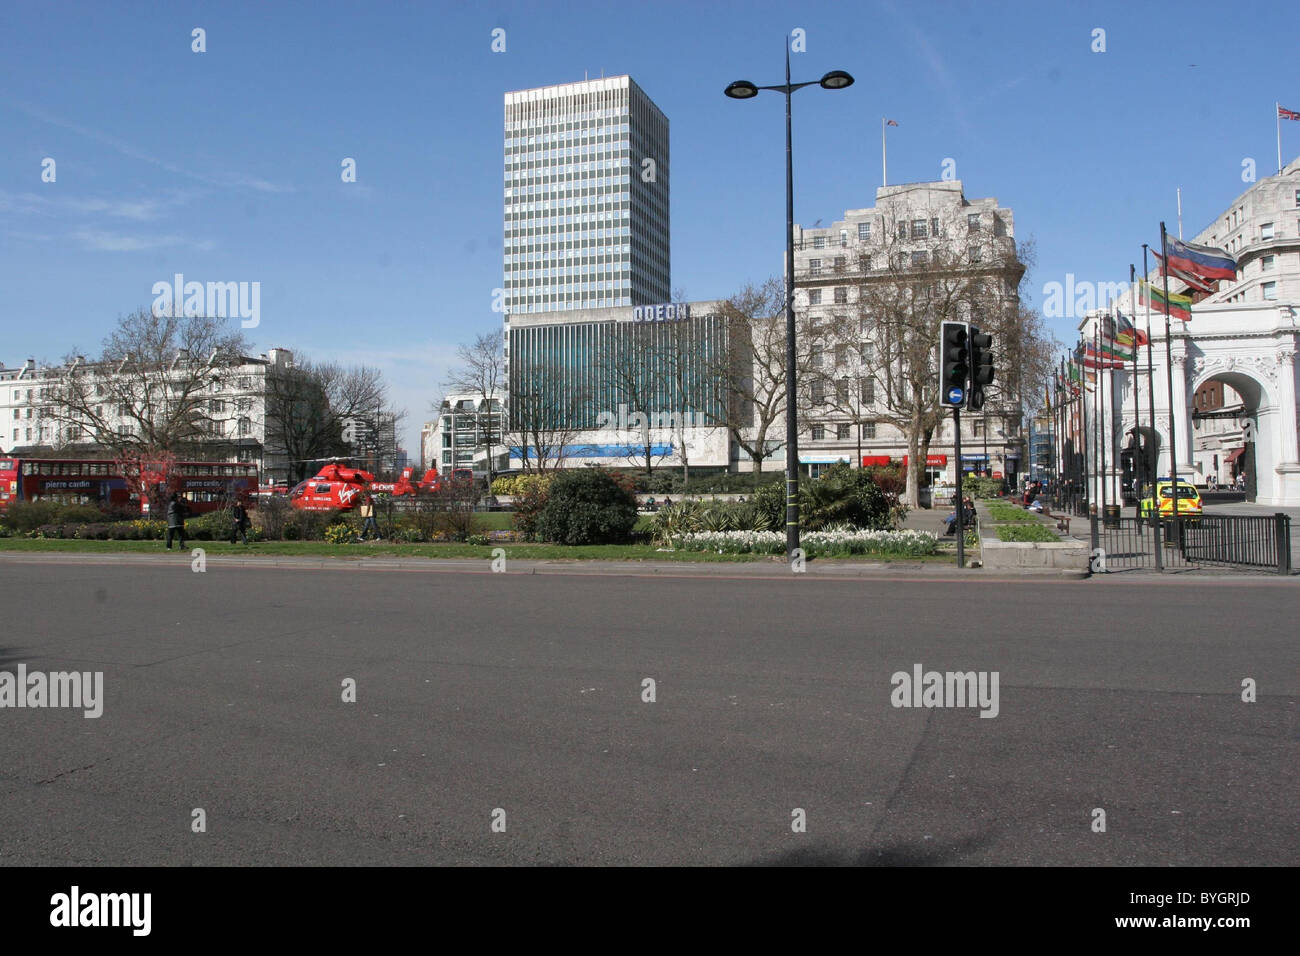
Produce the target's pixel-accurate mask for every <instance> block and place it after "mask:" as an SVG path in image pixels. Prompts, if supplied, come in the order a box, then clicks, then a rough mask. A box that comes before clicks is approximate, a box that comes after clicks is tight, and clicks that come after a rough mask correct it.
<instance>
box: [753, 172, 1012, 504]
mask: <svg viewBox="0 0 1300 956" xmlns="http://www.w3.org/2000/svg"><path fill="white" fill-rule="evenodd" d="M794 243H795V283H796V290H795V308H796V310H797V312H798V313H799V315H800V318H801V319H804V318H805V317H806V318H808V319H811V320H812V322H813V324H814V325H815V326H816V325H819V324H820V323H829V324H830V325H831V326H833V327H837V328H839V329H841V330H842V329H846V328H847V329H849V330H850V331H856V332H857V333H859V335H854V336H853V337H852V338H849V337H847V336H845V337H841V339H840V340H838V341H829V342H827V343H826V344H825V345H824V346H816V347H815V348H817V349H818V350H819V351H815V352H814V354H812V355H811V356H810V359H809V361H810V363H811V366H812V367H811V369H810V371H811V372H813V373H815V374H813V375H811V376H810V375H808V374H806V373H805V377H807V378H810V379H812V380H815V379H818V378H820V379H823V381H822V382H821V384H820V387H818V388H816V390H815V391H814V392H813V393H812V394H809V395H807V396H806V397H805V399H804V401H803V403H802V405H801V411H800V416H801V423H800V424H801V428H800V436H799V460H800V463H801V464H803V465H806V466H807V470H808V472H809V473H811V474H813V475H816V474H817V473H818V471H819V470H820V469H822V468H824V467H826V466H828V465H829V464H830V463H833V462H836V461H847V462H853V461H857V460H859V456H861V459H860V460H861V463H863V464H866V465H877V464H902V463H903V461H904V458H905V457H906V456H907V438H906V435H905V433H904V432H903V431H902V430H901V429H899V428H898V427H896V426H895V425H893V424H891V423H890V422H889V421H887V419H888V418H889V417H890V415H889V411H888V409H887V407H886V402H885V400H884V396H883V394H882V380H881V376H880V374H879V370H880V367H881V360H880V355H881V351H880V350H881V343H879V342H876V341H874V340H873V336H872V316H871V315H870V314H868V313H869V311H870V310H869V308H868V306H867V305H866V304H865V300H863V299H862V292H861V289H862V287H863V285H864V284H870V283H889V284H893V285H895V286H898V285H902V284H905V283H910V282H912V281H914V280H922V281H934V280H935V279H943V278H945V277H947V278H949V279H951V278H952V277H957V276H971V277H978V278H980V279H982V280H985V281H987V283H988V289H989V291H990V293H991V295H992V296H994V297H995V298H996V299H997V300H998V301H999V302H1000V303H1001V305H1002V306H1005V307H1014V306H1015V305H1016V304H1017V303H1018V302H1019V293H1018V291H1017V290H1018V284H1019V281H1020V278H1021V276H1022V275H1023V271H1024V270H1023V267H1022V266H1019V265H1018V264H1016V265H1013V266H1012V267H1011V268H1010V269H1009V270H1008V268H1007V264H1008V262H1014V254H1015V220H1014V216H1013V213H1012V211H1011V210H1010V209H1006V208H1004V207H1002V206H999V205H998V201H997V200H996V199H994V198H985V199H968V198H967V197H966V195H965V193H964V191H963V189H962V184H961V181H960V180H952V181H942V182H931V183H910V184H904V185H898V186H887V187H882V188H879V189H877V190H876V204H875V206H872V207H869V208H865V209H850V210H848V211H847V212H845V214H844V217H843V218H842V219H841V220H839V221H836V222H833V223H831V225H830V226H827V227H815V228H808V227H801V226H795V229H794ZM963 281H964V280H963ZM962 318H963V319H966V320H969V321H973V322H975V323H976V324H977V325H978V324H979V321H980V319H979V316H977V315H965V316H962ZM846 320H847V323H846ZM855 323H856V326H855ZM986 330H987V326H986ZM938 336H939V332H938V327H937V324H936V327H935V330H934V342H935V346H936V348H937V343H938ZM993 348H994V352H995V354H996V353H997V349H998V344H997V343H996V342H995V343H994V347H993ZM1000 368H1001V371H1000V372H999V374H1000V375H1002V374H1004V372H1005V362H1003V363H1002V365H1001V367H1000ZM936 375H937V372H936ZM814 384H816V383H815V382H814ZM800 392H801V394H802V393H803V392H804V389H803V388H802V386H801V388H800ZM1017 398H1018V397H1017V396H1009V395H1004V394H1002V393H1001V391H1000V389H998V388H997V387H996V386H995V387H994V388H993V389H991V390H990V401H989V402H988V403H987V405H986V406H985V409H984V410H983V411H982V412H980V413H970V412H967V413H964V414H963V416H962V459H963V461H962V463H961V465H962V470H964V471H968V472H969V471H988V472H990V473H992V474H994V475H998V476H1006V477H1007V478H1013V476H1015V475H1017V474H1018V473H1020V472H1023V471H1025V470H1026V469H1027V468H1028V461H1027V456H1026V452H1025V445H1024V441H1023V439H1022V437H1021V436H1022V431H1021V414H1020V408H1019V402H1018V401H1017V400H1016V399H1017ZM780 434H781V435H782V436H783V435H784V425H782V426H781V429H780ZM954 451H955V448H954V434H953V428H952V420H951V417H946V418H945V419H944V421H943V423H942V425H941V426H940V428H939V429H938V430H937V431H936V432H935V434H934V435H933V437H932V439H931V442H930V446H929V455H928V457H927V463H926V472H927V478H928V480H929V483H932V484H936V485H942V486H945V487H947V486H952V485H953V484H954V483H955V482H956V480H957V478H958V473H959V469H958V462H957V460H956V457H955V454H954ZM784 454H785V453H784V450H783V449H777V450H775V451H774V452H773V454H772V456H771V459H772V461H773V464H774V465H775V466H776V467H778V468H779V467H780V464H779V461H780V460H783V459H784Z"/></svg>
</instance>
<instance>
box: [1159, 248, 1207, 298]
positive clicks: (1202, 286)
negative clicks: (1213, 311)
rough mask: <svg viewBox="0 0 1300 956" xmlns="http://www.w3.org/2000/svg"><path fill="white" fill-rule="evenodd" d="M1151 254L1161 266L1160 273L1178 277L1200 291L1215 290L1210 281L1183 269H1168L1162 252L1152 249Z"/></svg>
mask: <svg viewBox="0 0 1300 956" xmlns="http://www.w3.org/2000/svg"><path fill="white" fill-rule="evenodd" d="M1151 255H1153V256H1155V260H1156V264H1157V265H1159V266H1160V273H1161V274H1162V275H1167V276H1169V278H1171V279H1177V280H1178V281H1179V282H1181V283H1183V284H1184V285H1187V286H1190V287H1191V288H1193V289H1195V290H1196V291H1198V292H1213V291H1214V286H1212V285H1210V283H1209V282H1207V281H1206V280H1204V279H1201V278H1199V277H1197V276H1194V275H1191V274H1190V273H1187V272H1184V271H1183V270H1182V269H1175V268H1173V267H1170V268H1168V269H1166V268H1165V260H1164V258H1163V257H1162V256H1161V255H1160V253H1158V252H1155V251H1152V253H1151Z"/></svg>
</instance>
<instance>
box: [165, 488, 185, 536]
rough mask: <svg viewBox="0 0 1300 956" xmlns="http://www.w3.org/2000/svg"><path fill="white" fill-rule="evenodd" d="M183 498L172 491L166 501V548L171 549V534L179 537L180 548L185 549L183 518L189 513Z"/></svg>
mask: <svg viewBox="0 0 1300 956" xmlns="http://www.w3.org/2000/svg"><path fill="white" fill-rule="evenodd" d="M189 510H190V509H189V508H188V507H186V504H185V499H184V498H182V497H181V496H180V495H178V494H176V492H174V491H173V492H172V496H171V498H170V499H169V500H168V502H167V550H168V551H170V550H171V549H172V536H173V535H175V536H176V537H177V538H179V539H180V543H181V550H182V551H184V550H185V518H186V516H187V515H188V514H189Z"/></svg>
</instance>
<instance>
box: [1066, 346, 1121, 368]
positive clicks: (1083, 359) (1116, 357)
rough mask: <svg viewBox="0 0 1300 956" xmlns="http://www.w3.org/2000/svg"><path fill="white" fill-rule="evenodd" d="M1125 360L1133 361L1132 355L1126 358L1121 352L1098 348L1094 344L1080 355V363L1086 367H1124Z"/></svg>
mask: <svg viewBox="0 0 1300 956" xmlns="http://www.w3.org/2000/svg"><path fill="white" fill-rule="evenodd" d="M1125 361H1130V362H1131V361H1133V356H1132V355H1130V356H1128V357H1127V359H1125V358H1124V357H1123V356H1122V354H1121V353H1117V352H1112V351H1111V350H1109V349H1104V348H1103V349H1097V348H1094V347H1093V346H1091V345H1089V346H1086V347H1085V348H1084V350H1083V354H1082V355H1081V356H1080V357H1079V364H1081V365H1082V366H1083V367H1084V368H1090V369H1092V368H1123V367H1124V362H1125Z"/></svg>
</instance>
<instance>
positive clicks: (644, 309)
mask: <svg viewBox="0 0 1300 956" xmlns="http://www.w3.org/2000/svg"><path fill="white" fill-rule="evenodd" d="M690 317H691V307H690V305H689V304H687V303H685V302H678V303H675V304H674V303H671V302H667V303H663V304H661V305H638V306H637V307H636V308H635V309H633V310H632V321H633V322H685V321H686V320H687V319H689V318H690Z"/></svg>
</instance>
